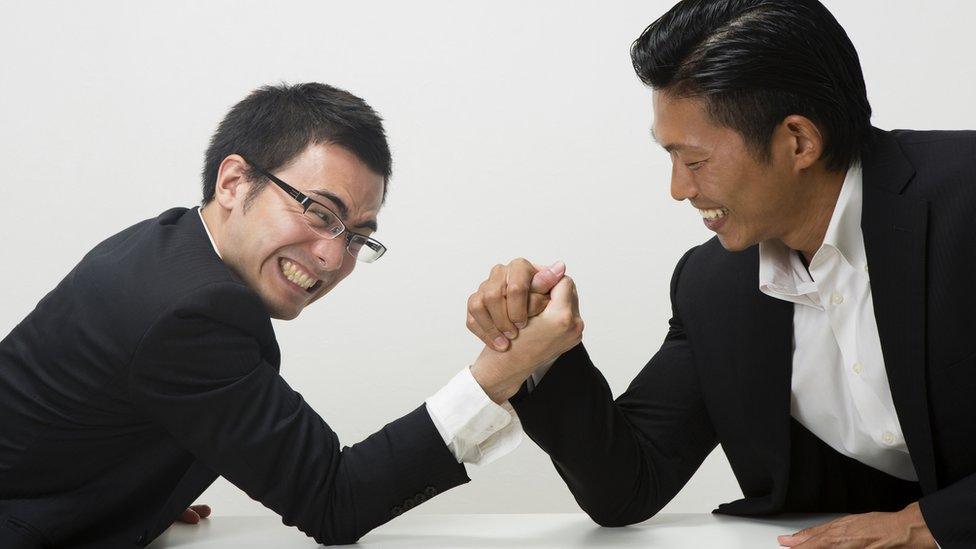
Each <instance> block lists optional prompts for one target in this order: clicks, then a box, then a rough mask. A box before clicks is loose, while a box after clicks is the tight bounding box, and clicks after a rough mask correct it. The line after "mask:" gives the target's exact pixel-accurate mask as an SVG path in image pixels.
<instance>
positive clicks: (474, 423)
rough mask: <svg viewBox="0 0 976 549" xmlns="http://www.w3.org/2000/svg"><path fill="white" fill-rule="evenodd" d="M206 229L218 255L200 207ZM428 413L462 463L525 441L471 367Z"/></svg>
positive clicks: (509, 411)
mask: <svg viewBox="0 0 976 549" xmlns="http://www.w3.org/2000/svg"><path fill="white" fill-rule="evenodd" d="M197 213H198V214H199V215H200V221H201V222H202V223H203V229H204V231H206V233H207V238H208V239H210V244H211V245H212V246H213V249H214V252H216V253H217V257H220V250H219V249H218V248H217V243H216V242H215V241H214V238H213V235H212V234H210V228H209V227H207V222H206V220H204V219H203V213H202V212H200V209H199V208H197ZM427 413H428V414H430V419H431V421H432V422H433V423H434V427H435V428H436V429H437V432H438V433H439V434H440V435H441V438H443V439H444V444H446V445H447V447H448V448H450V450H451V453H453V454H454V457H455V458H456V459H457V460H458V463H462V462H463V463H471V464H473V465H487V464H489V463H491V462H492V461H495V460H496V459H498V458H500V457H502V456H504V455H505V454H507V453H509V452H511V451H512V450H514V449H515V448H516V447H518V445H519V443H521V442H522V438H523V434H522V424H521V423H520V422H519V419H518V416H517V415H516V414H515V409H514V408H512V405H511V404H509V403H508V402H507V401H506V402H504V403H503V404H502V405H500V406H499V405H498V404H495V403H494V402H492V400H491V399H490V398H488V395H487V394H485V391H484V390H483V389H482V388H481V386H480V385H478V382H477V381H475V379H474V376H473V375H471V370H470V369H469V368H468V367H465V368H463V369H461V371H460V372H458V374H457V375H455V376H454V377H453V378H452V379H451V380H450V381H449V382H448V383H447V385H445V386H444V387H442V388H441V389H440V390H439V391H437V392H436V393H434V395H433V396H431V397H430V398H428V399H427Z"/></svg>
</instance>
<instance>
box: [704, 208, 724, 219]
mask: <svg viewBox="0 0 976 549" xmlns="http://www.w3.org/2000/svg"><path fill="white" fill-rule="evenodd" d="M698 212H699V213H701V216H702V218H704V219H707V220H709V221H715V220H717V219H722V218H723V217H725V216H727V215H729V210H728V208H711V209H703V208H698Z"/></svg>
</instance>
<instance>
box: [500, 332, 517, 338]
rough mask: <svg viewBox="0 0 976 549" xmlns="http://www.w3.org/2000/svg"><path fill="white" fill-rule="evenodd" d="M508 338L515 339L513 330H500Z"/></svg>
mask: <svg viewBox="0 0 976 549" xmlns="http://www.w3.org/2000/svg"><path fill="white" fill-rule="evenodd" d="M502 333H504V334H505V337H507V338H508V339H515V332H502Z"/></svg>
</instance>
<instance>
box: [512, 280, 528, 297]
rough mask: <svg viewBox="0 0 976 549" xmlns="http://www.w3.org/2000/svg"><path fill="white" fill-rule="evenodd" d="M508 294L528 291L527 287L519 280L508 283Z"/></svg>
mask: <svg viewBox="0 0 976 549" xmlns="http://www.w3.org/2000/svg"><path fill="white" fill-rule="evenodd" d="M507 290H508V295H521V294H527V293H529V287H528V286H526V285H525V284H522V283H521V282H512V283H510V284H509V285H508V288H507Z"/></svg>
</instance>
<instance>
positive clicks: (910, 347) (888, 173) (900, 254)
mask: <svg viewBox="0 0 976 549" xmlns="http://www.w3.org/2000/svg"><path fill="white" fill-rule="evenodd" d="M863 169H864V206H863V212H862V215H861V228H862V231H863V233H864V248H865V252H866V254H867V259H868V271H869V273H870V276H871V295H872V299H873V302H874V316H875V320H876V322H877V325H878V334H879V336H880V338H881V349H882V353H883V356H884V361H885V370H886V371H887V374H888V384H889V386H890V387H891V397H892V400H893V401H894V404H895V409H896V411H897V413H898V421H899V423H900V424H901V428H902V432H903V433H904V435H905V441H906V444H907V446H908V451H909V454H910V455H911V457H912V462H913V463H914V465H915V471H916V474H917V475H918V480H919V483H920V484H921V487H922V491H923V492H924V493H929V492H932V491H934V490H935V489H936V487H937V482H936V476H935V457H934V451H933V446H932V432H931V428H930V424H929V411H928V410H929V409H928V398H927V389H926V382H925V329H926V325H925V321H926V319H925V313H926V302H925V297H926V286H925V283H926V280H925V268H926V255H925V254H926V238H927V230H928V226H927V222H928V203H927V202H925V201H924V200H921V199H917V198H912V197H908V196H904V195H900V194H898V193H900V192H901V191H902V190H903V189H904V187H905V185H906V184H907V183H908V181H909V180H910V179H911V178H912V177H913V176H914V174H915V170H914V168H913V167H912V165H911V164H910V163H909V162H908V160H907V159H906V158H905V156H904V154H903V153H902V152H901V149H900V148H899V146H898V144H897V142H895V140H894V138H892V137H891V136H890V135H888V134H887V133H885V132H881V131H880V130H876V133H875V141H874V143H873V146H872V147H871V149H870V150H869V152H867V153H865V156H864V160H863Z"/></svg>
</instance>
